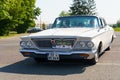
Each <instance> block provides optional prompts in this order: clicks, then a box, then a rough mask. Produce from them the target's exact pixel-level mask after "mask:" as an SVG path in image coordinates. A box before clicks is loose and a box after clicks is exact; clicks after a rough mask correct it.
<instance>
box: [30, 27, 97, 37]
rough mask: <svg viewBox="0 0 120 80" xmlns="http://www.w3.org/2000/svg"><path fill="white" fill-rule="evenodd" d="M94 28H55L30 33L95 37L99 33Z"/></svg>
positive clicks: (36, 34)
mask: <svg viewBox="0 0 120 80" xmlns="http://www.w3.org/2000/svg"><path fill="white" fill-rule="evenodd" d="M96 32H97V30H96V29H94V28H54V29H48V30H44V31H41V32H38V33H34V34H31V35H29V37H36V38H61V37H63V38H74V37H75V38H76V37H93V36H95V35H96V34H97V33H96Z"/></svg>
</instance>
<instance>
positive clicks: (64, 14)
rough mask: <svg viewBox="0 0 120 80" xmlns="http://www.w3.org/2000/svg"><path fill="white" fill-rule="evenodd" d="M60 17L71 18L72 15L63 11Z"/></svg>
mask: <svg viewBox="0 0 120 80" xmlns="http://www.w3.org/2000/svg"><path fill="white" fill-rule="evenodd" d="M59 16H60V17H64V16H70V13H69V12H67V11H62V12H61V13H60V14H59Z"/></svg>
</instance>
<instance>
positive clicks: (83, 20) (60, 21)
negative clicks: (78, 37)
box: [52, 16, 98, 28]
mask: <svg viewBox="0 0 120 80" xmlns="http://www.w3.org/2000/svg"><path fill="white" fill-rule="evenodd" d="M76 27H88V28H94V27H98V19H97V17H95V16H67V17H59V18H56V20H55V22H54V24H53V26H52V28H76Z"/></svg>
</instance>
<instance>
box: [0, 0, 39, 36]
mask: <svg viewBox="0 0 120 80" xmlns="http://www.w3.org/2000/svg"><path fill="white" fill-rule="evenodd" d="M35 1H36V0H0V35H1V36H2V35H8V34H9V32H10V30H14V29H15V30H16V31H17V32H18V33H24V32H25V31H26V30H27V28H29V27H32V26H35V22H34V18H35V17H36V16H39V15H40V13H41V12H40V9H39V8H35Z"/></svg>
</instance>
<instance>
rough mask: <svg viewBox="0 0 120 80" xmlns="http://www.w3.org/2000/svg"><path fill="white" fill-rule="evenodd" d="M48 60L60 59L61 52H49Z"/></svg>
mask: <svg viewBox="0 0 120 80" xmlns="http://www.w3.org/2000/svg"><path fill="white" fill-rule="evenodd" d="M48 60H52V61H59V60H60V58H59V54H58V53H55V52H53V53H49V54H48Z"/></svg>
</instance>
